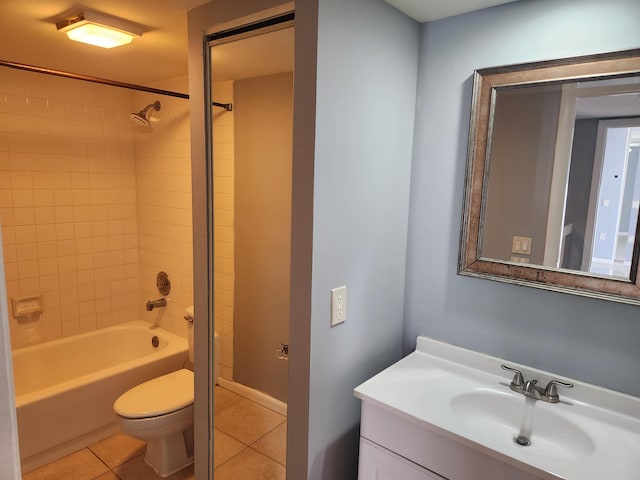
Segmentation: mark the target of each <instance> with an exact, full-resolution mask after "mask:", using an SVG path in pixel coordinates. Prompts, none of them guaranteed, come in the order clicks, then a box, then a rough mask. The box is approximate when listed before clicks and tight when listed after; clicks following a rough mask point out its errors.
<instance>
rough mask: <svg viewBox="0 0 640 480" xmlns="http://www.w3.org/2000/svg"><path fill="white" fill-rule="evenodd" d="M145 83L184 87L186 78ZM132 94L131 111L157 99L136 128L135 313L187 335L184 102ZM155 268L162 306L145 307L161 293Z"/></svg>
mask: <svg viewBox="0 0 640 480" xmlns="http://www.w3.org/2000/svg"><path fill="white" fill-rule="evenodd" d="M150 86H152V87H154V88H159V89H163V90H170V91H177V92H186V91H188V78H187V77H182V78H178V79H173V80H168V81H164V82H160V83H155V84H153V85H150ZM135 98H136V105H137V106H136V111H137V110H139V109H141V108H144V107H145V106H147V105H148V104H150V103H153V102H155V101H156V100H159V101H160V103H161V107H160V110H159V111H157V112H156V111H154V112H153V115H152V116H151V119H152V127H151V128H149V129H138V130H137V132H138V133H137V134H136V185H137V188H136V192H137V199H138V202H137V203H138V238H139V242H140V243H139V252H140V282H141V283H140V292H141V296H142V298H141V311H140V318H143V319H145V320H147V321H150V322H154V323H156V324H158V325H160V326H162V327H163V328H166V329H167V330H170V331H172V332H174V333H178V334H180V335H182V336H186V334H187V324H186V322H185V321H184V318H183V317H184V311H185V309H186V308H187V307H188V306H189V305H192V304H193V242H192V220H191V153H190V152H191V147H190V132H189V102H188V101H187V100H185V99H181V98H175V97H168V96H163V97H160V96H158V95H153V94H149V93H144V94H140V93H138V94H136V97H135ZM159 271H164V272H166V273H167V274H168V275H169V280H170V281H171V293H170V294H169V295H168V296H167V307H166V308H160V309H157V310H153V311H152V312H147V311H146V310H145V309H144V303H146V302H147V300H155V299H157V298H160V297H161V295H160V293H159V292H158V289H157V288H156V275H157V273H158V272H159Z"/></svg>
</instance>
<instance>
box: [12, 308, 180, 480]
mask: <svg viewBox="0 0 640 480" xmlns="http://www.w3.org/2000/svg"><path fill="white" fill-rule="evenodd" d="M154 336H157V337H158V339H159V345H158V347H157V348H156V347H153V345H152V337H154ZM187 361H188V345H187V341H186V340H185V339H184V338H182V337H180V336H178V335H175V334H173V333H171V332H168V331H166V330H163V329H162V328H157V327H154V326H153V325H151V324H149V323H147V322H144V321H142V320H136V321H133V322H129V323H125V324H122V325H118V326H115V327H110V328H105V329H101V330H97V331H95V332H90V333H85V334H81V335H76V336H73V337H68V338H64V339H60V340H55V341H52V342H47V343H43V344H41V345H35V346H33V347H26V348H21V349H17V350H14V351H13V369H14V382H15V388H16V409H17V415H18V435H19V437H20V459H21V463H22V470H23V473H26V472H29V471H31V470H33V469H35V468H37V467H39V466H41V465H44V464H46V463H49V462H51V461H53V460H56V459H57V458H60V457H62V456H64V455H67V454H69V453H71V452H74V451H76V450H78V449H80V448H84V447H86V446H88V445H90V444H91V443H94V442H96V441H98V440H100V439H102V438H105V437H106V436H108V435H111V434H112V433H115V432H117V430H118V429H117V426H116V423H115V420H116V418H115V414H114V413H113V408H112V406H113V402H114V401H115V400H116V399H117V398H118V396H120V395H121V394H122V393H123V392H125V391H126V390H128V389H130V388H131V387H133V386H135V385H138V384H139V383H142V382H143V381H145V380H149V379H151V378H154V377H157V376H159V375H163V374H165V373H169V372H172V371H174V370H178V369H180V368H182V367H183V366H184V365H185V362H187Z"/></svg>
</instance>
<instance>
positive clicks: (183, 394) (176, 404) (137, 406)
mask: <svg viewBox="0 0 640 480" xmlns="http://www.w3.org/2000/svg"><path fill="white" fill-rule="evenodd" d="M192 403H193V372H192V371H191V370H187V369H186V368H183V369H181V370H178V371H175V372H172V373H169V374H167V375H163V376H161V377H158V378H154V379H152V380H149V381H147V382H144V383H141V384H140V385H138V386H136V387H133V388H132V389H131V390H128V391H126V392H125V393H123V394H122V395H120V397H119V398H118V399H117V400H116V402H115V403H114V404H113V409H114V410H115V412H116V413H117V414H118V415H120V416H121V417H126V418H148V417H157V416H159V415H164V414H165V413H170V412H174V411H176V410H180V409H181V408H184V407H187V406H189V405H191V404H192Z"/></svg>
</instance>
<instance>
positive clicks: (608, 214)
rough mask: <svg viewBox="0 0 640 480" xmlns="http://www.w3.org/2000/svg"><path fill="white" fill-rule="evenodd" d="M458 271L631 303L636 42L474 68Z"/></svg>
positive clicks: (636, 182) (636, 242) (639, 70)
mask: <svg viewBox="0 0 640 480" xmlns="http://www.w3.org/2000/svg"><path fill="white" fill-rule="evenodd" d="M463 205H464V206H463V209H464V210H463V219H462V230H461V239H460V255H459V262H458V273H459V274H460V275H467V276H474V277H481V278H486V279H490V280H498V281H504V282H509V283H515V284H520V285H527V286H532V287H537V288H544V289H549V290H555V291H561V292H566V293H572V294H577V295H583V296H589V297H595V298H602V299H607V300H613V301H619V302H624V303H631V304H638V305H640V278H638V256H639V254H640V235H638V234H637V229H638V218H639V217H638V213H639V211H640V49H636V50H627V51H621V52H613V53H606V54H598V55H590V56H583V57H573V58H566V59H558V60H550V61H545V62H537V63H528V64H520V65H511V66H504V67H494V68H486V69H481V70H477V71H476V72H475V73H474V86H473V100H472V108H471V123H470V133H469V145H468V159H467V170H466V183H465V196H464V202H463Z"/></svg>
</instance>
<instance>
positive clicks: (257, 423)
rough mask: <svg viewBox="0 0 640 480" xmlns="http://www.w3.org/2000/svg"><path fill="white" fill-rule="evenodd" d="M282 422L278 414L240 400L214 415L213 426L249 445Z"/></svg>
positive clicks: (282, 418)
mask: <svg viewBox="0 0 640 480" xmlns="http://www.w3.org/2000/svg"><path fill="white" fill-rule="evenodd" d="M284 421H285V417H283V416H282V415H280V414H279V413H276V412H274V411H273V410H269V409H268V408H265V407H263V406H261V405H258V404H256V403H253V402H252V401H250V400H247V399H246V398H241V399H240V400H238V402H236V403H234V404H233V405H231V406H230V407H228V408H225V409H224V410H222V411H221V412H220V413H218V414H217V415H215V419H214V424H215V427H216V428H217V429H219V430H221V431H222V432H224V433H226V434H227V435H229V436H230V437H233V438H235V439H236V440H239V441H241V442H242V443H244V444H246V445H251V444H252V443H253V442H255V441H256V440H258V439H259V438H260V437H262V436H263V435H265V434H266V433H268V432H270V431H271V430H273V429H274V428H275V427H277V426H278V425H280V424H281V423H282V422H284Z"/></svg>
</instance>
